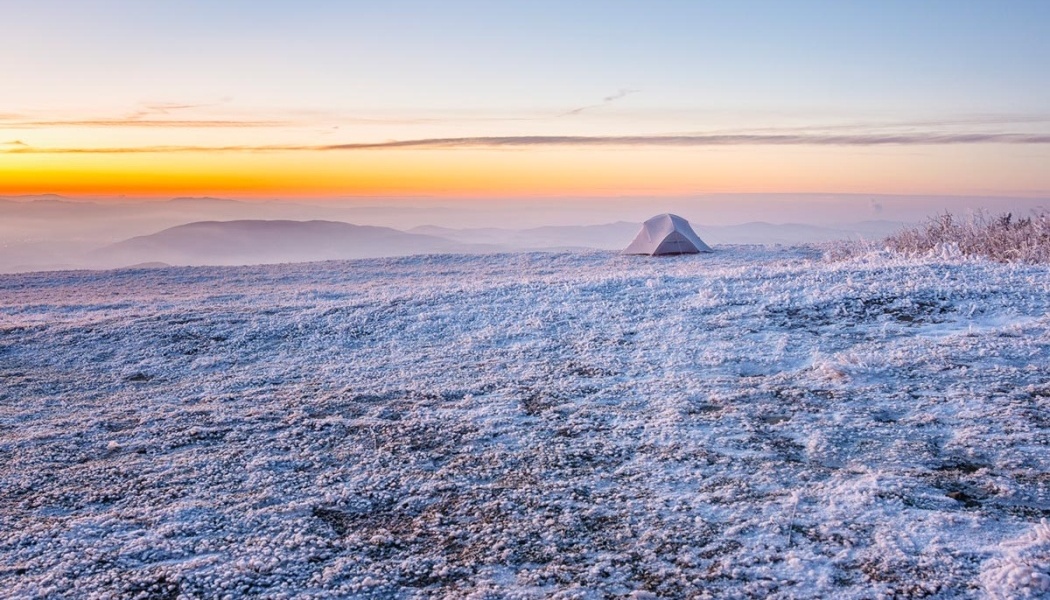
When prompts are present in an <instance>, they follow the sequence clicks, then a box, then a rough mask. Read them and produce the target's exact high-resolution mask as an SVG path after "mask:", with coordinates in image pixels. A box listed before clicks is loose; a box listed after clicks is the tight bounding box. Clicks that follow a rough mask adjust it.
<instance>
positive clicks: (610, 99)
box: [558, 89, 640, 117]
mask: <svg viewBox="0 0 1050 600" xmlns="http://www.w3.org/2000/svg"><path fill="white" fill-rule="evenodd" d="M639 91H640V90H628V89H621V90H619V91H618V92H616V93H615V94H612V95H610V96H606V97H604V98H602V101H601V102H600V103H598V104H589V105H587V106H581V107H579V108H574V109H572V110H569V111H566V112H563V113H561V114H560V115H558V116H559V117H569V116H572V115H578V114H580V113H582V112H583V111H585V110H591V109H594V108H601V107H603V106H605V105H606V104H609V103H612V102H616V101H617V100H619V99H620V98H623V97H625V96H629V95H631V94H637V93H638V92H639Z"/></svg>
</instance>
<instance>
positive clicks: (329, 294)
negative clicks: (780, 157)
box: [0, 247, 1050, 600]
mask: <svg viewBox="0 0 1050 600" xmlns="http://www.w3.org/2000/svg"><path fill="white" fill-rule="evenodd" d="M1048 270H1050V267H1048V266H1047V265H1029V264H1024V263H1011V264H1001V263H996V262H991V261H980V260H969V259H960V258H957V257H954V258H953V257H949V258H947V259H945V258H934V257H925V258H903V257H901V256H899V255H893V254H889V253H879V254H871V255H867V256H860V257H856V258H854V259H851V260H844V261H834V262H833V261H826V260H824V259H823V258H822V257H821V255H820V254H819V253H818V252H816V251H814V250H809V249H801V248H795V249H786V250H774V249H755V248H744V247H736V248H732V247H730V248H721V249H719V251H717V252H716V253H715V254H712V255H699V256H686V257H677V258H669V259H650V258H642V257H623V256H618V255H615V254H612V253H562V254H543V253H533V254H516V255H498V256H429V257H411V258H400V259H379V260H365V261H354V262H328V263H311V264H301V265H283V266H263V267H242V268H166V269H164V268H162V269H151V270H120V271H108V272H87V271H84V272H58V273H38V274H22V275H6V276H0V597H3V598H19V599H22V598H66V597H68V598H92V599H103V598H148V599H170V600H174V599H179V598H186V599H189V598H231V599H238V598H255V597H262V598H479V599H480V598H549V597H550V598H636V599H637V598H656V597H672V598H680V597H696V598H704V597H712V598H714V597H717V598H858V599H859V598H877V597H900V598H915V597H932V598H957V597H982V596H990V597H998V598H1017V597H1030V598H1039V597H1047V596H1048V594H1050V592H1048V588H1050V529H1048V525H1047V524H1046V522H1045V521H1044V520H1043V519H1044V518H1045V517H1046V516H1047V515H1048V514H1050V488H1048V486H1050V472H1048V469H1047V465H1048V464H1050V316H1048V313H1050V272H1048Z"/></svg>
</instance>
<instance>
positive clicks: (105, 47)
mask: <svg viewBox="0 0 1050 600" xmlns="http://www.w3.org/2000/svg"><path fill="white" fill-rule="evenodd" d="M0 13H2V14H3V23H2V25H0V27H2V30H3V34H4V48H5V50H4V52H3V53H0V81H3V82H4V84H3V89H2V91H0V195H18V194H47V193H57V194H63V195H68V196H83V197H98V196H128V197H143V198H151V197H157V198H161V197H172V196H223V197H231V198H249V199H250V198H293V199H294V198H306V199H326V198H340V199H345V198H354V197H369V198H375V197H380V198H382V197H423V198H497V199H501V198H506V199H515V198H521V199H536V198H547V199H550V198H561V197H572V198H591V197H594V198H601V197H663V196H667V197H687V196H692V195H703V194H725V193H750V194H754V193H769V194H772V193H778V194H785V193H838V194H902V195H907V194H926V195H930V194H935V195H967V196H985V195H986V196H1019V197H1029V198H1031V197H1036V198H1039V197H1050V169H1047V168H1046V165H1048V164H1050V108H1048V107H1050V77H1047V76H1046V69H1047V66H1048V65H1050V36H1047V35H1045V29H1046V25H1047V23H1050V2H1045V1H1042V0H1038V1H1025V0H1014V1H1010V2H1002V1H966V0H954V1H938V0H927V1H923V2H914V1H895V0H884V1H880V2H840V1H826V2H818V1H794V2H792V1H786V0H784V1H768V2H764V1H748V0H743V1H734V2H729V1H726V2H701V1H679V2H676V1H660V0H654V1H646V2H642V1H636V2H628V1H617V0H607V1H575V2H563V1H557V2H555V1H544V0H539V1H528V2H525V1H521V2H511V1H507V2H491V1H455V0H447V1H441V2H437V1H431V2H423V1H407V0H406V1H400V0H388V1H384V2H352V1H338V2H337V1H319V0H312V1H311V0H298V1H295V2H291V1H287V2H279V1H272V0H252V1H244V0H225V1H223V2H215V1H213V0H209V1H204V0H69V1H59V0H0Z"/></svg>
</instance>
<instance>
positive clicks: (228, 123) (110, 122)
mask: <svg viewBox="0 0 1050 600" xmlns="http://www.w3.org/2000/svg"><path fill="white" fill-rule="evenodd" d="M286 125H290V123H289V122H288V121H243V120H238V119H182V120H175V119H140V118H130V119H79V120H57V121H22V122H19V123H12V124H4V126H5V127H14V128H32V127H172V128H185V127H189V128H209V127H281V126H286Z"/></svg>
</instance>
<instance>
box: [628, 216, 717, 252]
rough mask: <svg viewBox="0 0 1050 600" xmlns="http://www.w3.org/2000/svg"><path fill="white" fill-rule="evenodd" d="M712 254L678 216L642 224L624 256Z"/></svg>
mask: <svg viewBox="0 0 1050 600" xmlns="http://www.w3.org/2000/svg"><path fill="white" fill-rule="evenodd" d="M697 252H713V250H711V247H710V246H708V245H707V244H705V243H704V240H702V239H700V236H698V235H696V232H694V231H693V228H692V227H690V226H689V221H686V220H685V219H683V218H682V217H679V216H678V215H672V214H663V215H657V216H655V217H653V218H651V219H649V220H648V221H646V222H645V223H643V224H642V230H641V231H639V232H638V235H637V236H635V238H634V241H633V242H631V245H630V246H627V248H625V249H624V251H623V253H624V254H648V255H650V256H658V255H661V254H696V253H697Z"/></svg>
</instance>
